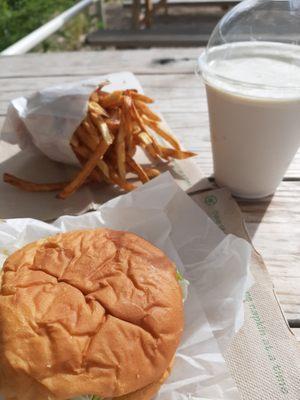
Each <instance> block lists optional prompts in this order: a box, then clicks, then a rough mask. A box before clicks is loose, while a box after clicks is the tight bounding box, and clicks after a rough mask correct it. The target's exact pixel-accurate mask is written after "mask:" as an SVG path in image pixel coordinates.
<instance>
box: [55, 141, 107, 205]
mask: <svg viewBox="0 0 300 400" xmlns="http://www.w3.org/2000/svg"><path fill="white" fill-rule="evenodd" d="M107 149H108V145H107V144H106V143H105V142H104V141H101V142H100V143H99V144H98V145H97V147H96V150H95V152H94V153H93V155H92V156H91V158H90V159H89V160H88V161H87V163H86V164H85V165H84V167H83V168H82V170H81V171H80V172H79V173H78V174H77V175H76V177H75V178H74V179H73V181H71V182H70V183H69V184H68V185H67V186H66V187H65V188H64V189H63V190H62V191H61V192H60V193H59V194H58V197H59V198H60V199H66V198H67V197H69V196H70V195H71V194H72V193H74V192H75V191H76V190H77V189H78V188H79V187H80V186H82V185H83V183H84V182H85V180H86V179H87V178H88V177H89V176H90V174H91V172H92V171H93V170H94V168H95V167H96V165H97V161H98V160H99V159H101V158H102V157H103V155H104V154H105V152H106V151H107Z"/></svg>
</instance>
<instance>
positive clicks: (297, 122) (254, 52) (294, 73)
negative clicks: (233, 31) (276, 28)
mask: <svg viewBox="0 0 300 400" xmlns="http://www.w3.org/2000/svg"><path fill="white" fill-rule="evenodd" d="M199 64H200V68H201V72H202V76H203V78H204V81H205V85H206V91H207V100H208V108H209V118H210V131H211V140H212V149H213V160H214V174H215V179H216V182H217V184H219V185H220V186H227V187H228V188H229V189H230V190H231V191H232V193H233V194H234V195H236V196H239V197H245V198H261V197H265V196H268V195H270V194H272V193H274V191H275V190H276V187H277V186H278V185H279V183H280V181H281V180H282V178H283V176H284V174H285V172H286V170H287V168H288V166H289V164H290V162H291V160H292V159H293V157H294V155H295V153H296V152H297V149H298V147H299V145H300V46H297V45H290V44H282V43H272V42H258V41H256V42H254V43H253V42H237V43H232V44H225V45H221V46H216V47H215V48H211V49H210V50H209V52H208V53H205V54H204V55H203V56H202V57H200V60H199Z"/></svg>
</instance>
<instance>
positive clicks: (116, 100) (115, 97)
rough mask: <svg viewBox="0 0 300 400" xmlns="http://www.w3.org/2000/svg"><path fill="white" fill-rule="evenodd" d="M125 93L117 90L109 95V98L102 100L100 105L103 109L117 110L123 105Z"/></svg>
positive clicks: (105, 97)
mask: <svg viewBox="0 0 300 400" xmlns="http://www.w3.org/2000/svg"><path fill="white" fill-rule="evenodd" d="M122 96H123V92H122V91H121V90H116V91H114V92H112V93H109V94H108V95H107V96H104V97H102V98H100V101H99V102H100V105H101V106H102V107H103V108H115V107H119V106H121V105H122Z"/></svg>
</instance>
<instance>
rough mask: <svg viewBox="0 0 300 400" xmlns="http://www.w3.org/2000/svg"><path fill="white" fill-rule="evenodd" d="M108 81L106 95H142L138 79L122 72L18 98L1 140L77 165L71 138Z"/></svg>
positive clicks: (13, 104)
mask: <svg viewBox="0 0 300 400" xmlns="http://www.w3.org/2000/svg"><path fill="white" fill-rule="evenodd" d="M106 80H107V81H109V82H111V84H110V85H107V86H105V88H103V90H105V91H107V92H111V91H114V90H124V89H137V90H138V91H139V92H142V88H141V85H140V84H139V82H138V80H137V79H136V78H135V76H134V75H133V74H132V73H130V72H122V73H118V74H111V75H105V76H100V77H99V78H98V79H89V80H85V81H80V82H74V83H68V84H64V85H58V86H53V87H49V88H46V89H43V90H40V91H38V92H36V93H34V94H32V95H31V96H29V97H18V98H17V99H14V100H12V101H11V103H10V105H9V107H8V111H7V117H6V120H5V122H4V126H3V129H2V140H4V141H7V142H9V143H11V144H19V146H20V147H21V148H22V149H26V148H28V147H32V145H34V146H35V147H37V148H38V149H39V150H40V151H41V152H42V153H44V154H45V155H46V156H48V157H49V158H51V159H52V160H55V161H60V162H63V163H66V164H75V165H76V164H78V161H77V159H76V157H75V155H74V153H73V151H72V150H71V148H70V139H71V137H72V135H73V133H74V131H75V130H76V128H77V127H78V126H79V125H80V123H81V121H82V120H83V119H84V117H85V115H86V111H87V102H88V99H89V97H90V95H91V93H92V92H93V91H94V90H95V89H96V87H97V86H98V85H99V84H100V83H101V82H103V81H106Z"/></svg>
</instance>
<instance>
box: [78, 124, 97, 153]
mask: <svg viewBox="0 0 300 400" xmlns="http://www.w3.org/2000/svg"><path fill="white" fill-rule="evenodd" d="M75 135H76V136H77V138H78V139H79V140H80V141H81V142H82V143H84V144H85V145H86V146H87V147H88V148H89V149H90V150H91V151H94V149H95V147H96V146H97V145H98V144H99V140H100V139H99V138H97V139H96V138H95V137H93V136H90V135H88V133H87V131H86V130H85V129H84V127H83V126H82V125H80V126H79V127H78V128H77V129H76V131H75Z"/></svg>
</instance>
